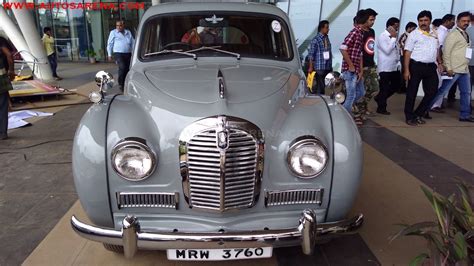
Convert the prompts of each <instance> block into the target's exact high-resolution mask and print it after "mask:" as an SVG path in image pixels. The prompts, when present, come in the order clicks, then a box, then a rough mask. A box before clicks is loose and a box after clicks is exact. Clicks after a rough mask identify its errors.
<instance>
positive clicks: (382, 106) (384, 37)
mask: <svg viewBox="0 0 474 266" xmlns="http://www.w3.org/2000/svg"><path fill="white" fill-rule="evenodd" d="M385 25H386V30H385V31H384V32H382V34H380V35H379V36H378V38H377V41H376V42H375V43H376V45H377V51H378V53H377V72H378V73H379V76H380V91H379V94H378V95H377V96H376V97H375V101H376V102H377V113H379V114H383V115H390V112H389V111H387V99H388V98H389V97H390V96H392V95H393V94H394V93H395V92H396V91H397V90H398V89H399V88H400V71H398V62H399V60H400V56H399V51H398V47H397V34H398V29H399V28H400V20H399V19H398V18H394V17H392V18H389V19H388V20H387V23H386V24H385Z"/></svg>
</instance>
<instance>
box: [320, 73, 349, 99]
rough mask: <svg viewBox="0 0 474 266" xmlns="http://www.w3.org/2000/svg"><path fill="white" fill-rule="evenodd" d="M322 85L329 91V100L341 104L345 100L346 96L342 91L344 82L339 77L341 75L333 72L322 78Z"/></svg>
mask: <svg viewBox="0 0 474 266" xmlns="http://www.w3.org/2000/svg"><path fill="white" fill-rule="evenodd" d="M324 84H325V85H326V88H329V89H331V99H333V100H335V101H336V102H338V103H340V104H343V103H344V101H345V100H346V94H345V90H344V80H343V79H342V77H341V73H339V72H337V71H333V72H331V73H329V74H327V75H326V77H325V78H324Z"/></svg>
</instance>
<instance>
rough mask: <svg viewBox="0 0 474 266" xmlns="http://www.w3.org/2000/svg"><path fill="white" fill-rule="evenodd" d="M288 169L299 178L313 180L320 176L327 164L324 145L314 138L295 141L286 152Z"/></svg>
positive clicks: (326, 153)
mask: <svg viewBox="0 0 474 266" xmlns="http://www.w3.org/2000/svg"><path fill="white" fill-rule="evenodd" d="M287 159H288V167H289V168H290V171H291V172H292V173H293V174H294V175H296V176H297V177H300V178H313V177H316V176H318V175H319V174H321V173H322V172H323V171H324V169H325V168H326V165H327V162H328V152H327V148H326V146H324V144H323V143H322V142H321V141H320V140H318V139H316V138H314V137H303V138H301V139H297V140H296V141H295V142H294V143H293V144H292V145H291V146H290V150H289V151H288V158H287Z"/></svg>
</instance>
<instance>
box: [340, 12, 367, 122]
mask: <svg viewBox="0 0 474 266" xmlns="http://www.w3.org/2000/svg"><path fill="white" fill-rule="evenodd" d="M368 20H369V15H368V13H367V12H366V11H365V10H360V11H359V12H357V16H356V18H355V26H354V28H353V29H352V30H351V31H350V32H349V34H348V35H347V36H346V38H345V39H344V41H343V43H342V45H341V47H340V51H341V54H342V58H343V60H342V78H343V79H344V80H345V84H346V94H347V95H346V101H345V102H344V108H346V110H347V111H348V112H349V113H350V114H351V113H352V105H353V104H354V102H357V100H359V99H360V98H361V97H362V96H364V93H365V89H364V81H363V79H362V69H363V62H362V45H363V44H362V39H363V36H364V32H363V29H362V27H363V25H364V24H366V23H367V21H368ZM356 122H357V123H358V124H359V125H360V124H361V123H362V121H356Z"/></svg>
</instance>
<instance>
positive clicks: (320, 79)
mask: <svg viewBox="0 0 474 266" xmlns="http://www.w3.org/2000/svg"><path fill="white" fill-rule="evenodd" d="M329 72H331V70H316V75H315V76H314V77H315V81H316V82H313V94H321V95H324V92H325V88H326V85H325V84H324V78H325V77H326V75H327V74H329Z"/></svg>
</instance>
